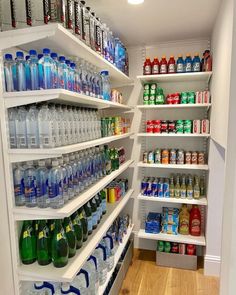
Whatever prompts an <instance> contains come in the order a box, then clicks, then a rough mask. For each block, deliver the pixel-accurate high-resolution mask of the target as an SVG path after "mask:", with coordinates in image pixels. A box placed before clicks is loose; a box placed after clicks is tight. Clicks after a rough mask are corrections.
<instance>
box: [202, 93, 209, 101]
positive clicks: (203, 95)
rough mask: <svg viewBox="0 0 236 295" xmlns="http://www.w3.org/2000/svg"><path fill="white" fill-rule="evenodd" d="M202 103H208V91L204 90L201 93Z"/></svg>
mask: <svg viewBox="0 0 236 295" xmlns="http://www.w3.org/2000/svg"><path fill="white" fill-rule="evenodd" d="M202 102H203V103H209V102H210V91H208V90H205V91H203V93H202Z"/></svg>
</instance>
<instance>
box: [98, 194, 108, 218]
mask: <svg viewBox="0 0 236 295" xmlns="http://www.w3.org/2000/svg"><path fill="white" fill-rule="evenodd" d="M99 194H100V195H101V199H102V214H103V215H104V214H106V212H107V192H106V190H102V191H100V193H99Z"/></svg>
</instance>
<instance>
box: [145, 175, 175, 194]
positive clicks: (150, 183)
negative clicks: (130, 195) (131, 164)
mask: <svg viewBox="0 0 236 295" xmlns="http://www.w3.org/2000/svg"><path fill="white" fill-rule="evenodd" d="M141 194H142V195H143V196H148V197H159V198H170V182H169V179H168V178H165V179H163V178H154V177H153V178H148V177H145V178H143V180H142V182H141Z"/></svg>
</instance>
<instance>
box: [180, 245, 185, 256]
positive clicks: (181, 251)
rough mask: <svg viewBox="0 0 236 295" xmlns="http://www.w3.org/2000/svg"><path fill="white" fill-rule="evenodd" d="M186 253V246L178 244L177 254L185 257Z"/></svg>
mask: <svg viewBox="0 0 236 295" xmlns="http://www.w3.org/2000/svg"><path fill="white" fill-rule="evenodd" d="M185 253H186V244H179V254H182V255H185Z"/></svg>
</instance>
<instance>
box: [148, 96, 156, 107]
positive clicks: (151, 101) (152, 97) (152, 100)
mask: <svg viewBox="0 0 236 295" xmlns="http://www.w3.org/2000/svg"><path fill="white" fill-rule="evenodd" d="M155 99H156V94H149V104H150V105H154V104H155Z"/></svg>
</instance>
